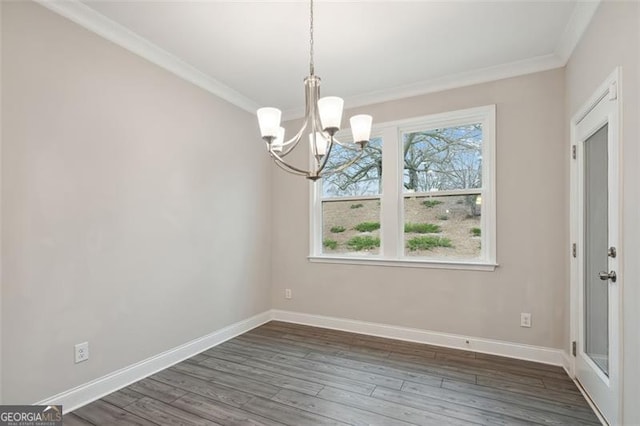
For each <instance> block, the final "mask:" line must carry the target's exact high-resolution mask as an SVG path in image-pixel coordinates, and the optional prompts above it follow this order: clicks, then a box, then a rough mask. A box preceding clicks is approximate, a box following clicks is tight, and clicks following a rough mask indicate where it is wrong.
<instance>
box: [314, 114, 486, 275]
mask: <svg viewBox="0 0 640 426" xmlns="http://www.w3.org/2000/svg"><path fill="white" fill-rule="evenodd" d="M374 134H376V135H379V136H381V138H384V149H382V150H381V151H379V152H376V154H375V156H376V159H378V158H382V161H381V162H379V161H378V163H377V164H378V165H379V167H378V168H377V169H376V170H383V172H382V176H381V178H382V179H384V182H383V181H382V179H380V178H376V180H373V179H372V181H375V182H376V183H377V188H376V189H377V190H372V189H371V187H368V189H367V190H366V191H365V190H362V187H359V188H360V189H358V190H357V191H353V188H352V192H350V193H348V194H354V195H351V197H352V198H354V199H357V198H361V199H367V200H376V201H378V202H379V205H380V211H379V215H380V230H379V235H380V238H381V240H382V241H381V244H380V248H379V251H378V255H377V256H375V255H369V256H361V255H360V256H354V254H361V253H348V252H345V251H342V252H338V251H330V250H323V247H322V239H323V238H325V233H324V232H323V225H324V222H325V221H324V220H323V219H322V214H323V210H325V209H326V208H328V207H326V206H324V205H323V204H324V203H326V202H338V201H347V200H348V199H347V198H346V196H347V194H345V196H343V197H336V196H333V195H330V194H329V193H328V192H329V191H327V193H325V192H324V188H323V186H324V185H325V184H324V183H316V184H315V185H314V186H313V193H314V195H313V197H312V200H313V201H312V219H311V223H312V230H311V233H312V235H311V256H310V260H312V261H319V262H338V263H366V264H380V265H397V266H425V267H437V268H442V267H446V268H456V269H457V268H463V269H478V270H493V269H494V268H495V266H496V256H495V253H496V241H495V235H496V229H495V228H496V226H495V194H494V191H495V106H493V105H491V106H486V107H478V108H471V109H468V110H461V111H453V112H447V113H443V114H436V115H431V116H426V117H421V118H417V119H409V120H402V121H398V122H393V123H382V124H378V125H377V126H376V127H375V128H374ZM381 138H379V139H381ZM409 142H413V144H410V143H409ZM408 143H409V145H413V146H410V147H409V149H407V144H408ZM382 165H383V166H384V167H382ZM370 169H371V168H370ZM378 176H379V175H378ZM325 180H326V178H325ZM320 182H321V181H320ZM367 191H368V192H367ZM371 193H375V195H364V194H371ZM334 194H335V192H334ZM357 194H363V195H357ZM428 199H431V200H432V201H439V202H442V204H439V203H435V206H440V207H442V208H444V211H443V212H438V213H436V212H435V211H431V212H425V211H420V210H419V209H418V208H417V207H419V206H421V204H420V203H421V202H424V201H427V200H428ZM434 208H435V209H436V210H438V207H434ZM425 209H426V208H425ZM423 210H424V209H423ZM446 210H449V214H448V216H450V217H448V218H447V219H444V218H442V216H444V215H447V211H446ZM345 211H346V210H345V209H344V208H343V210H342V212H343V213H342V214H344V215H349V213H351V212H350V211H349V212H346V213H345ZM436 214H437V215H440V217H441V218H440V219H438V218H437V217H436V216H434V215H436ZM431 216H433V217H431ZM425 223H427V224H429V223H431V224H432V225H437V226H439V228H435V227H432V226H430V225H424V224H425ZM436 229H438V230H439V231H440V232H428V231H433V230H436ZM405 230H407V232H405ZM425 236H432V237H434V238H419V237H425ZM438 237H439V238H438ZM447 239H448V240H449V241H447ZM412 240H413V241H412ZM410 241H411V243H410Z"/></svg>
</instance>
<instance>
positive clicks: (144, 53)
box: [35, 0, 600, 121]
mask: <svg viewBox="0 0 640 426" xmlns="http://www.w3.org/2000/svg"><path fill="white" fill-rule="evenodd" d="M35 1H36V2H37V3H39V4H40V5H42V6H44V7H46V8H48V9H49V10H51V11H53V12H55V13H58V14H59V15H61V16H64V17H66V18H68V19H70V20H71V21H73V22H75V23H76V24H78V25H80V26H82V27H84V28H86V29H88V30H89V31H92V32H94V33H96V34H98V35H99V36H101V37H103V38H105V39H107V40H110V41H112V42H114V43H116V44H118V45H119V46H121V47H124V48H125V49H127V50H129V51H131V52H133V53H135V54H136V55H139V56H141V57H143V58H145V59H147V60H148V61H150V62H152V63H154V64H156V65H158V66H160V67H162V68H164V69H166V70H168V71H170V72H172V73H174V74H175V75H177V76H178V77H181V78H183V79H185V80H187V81H189V82H191V83H193V84H195V85H196V86H199V87H201V88H202V89H204V90H206V91H208V92H210V93H212V94H214V95H216V96H218V97H220V98H222V99H224V100H226V101H228V102H230V103H231V104H233V105H235V106H237V107H239V108H241V109H243V110H245V111H247V112H250V113H252V114H253V113H254V112H255V111H256V109H258V107H259V106H258V103H257V102H256V101H254V100H253V99H250V98H248V97H246V96H244V95H242V94H241V93H239V92H238V91H236V90H235V89H233V88H231V87H229V86H227V85H225V84H223V83H221V82H219V81H218V80H216V79H215V78H213V77H211V76H209V75H207V74H205V73H203V72H202V71H200V70H198V69H196V68H195V67H193V66H191V65H189V64H188V63H186V62H184V61H183V60H181V59H179V58H178V57H176V56H174V55H172V54H171V53H169V52H167V51H166V50H164V49H162V48H160V47H158V46H156V45H155V44H153V43H151V42H150V41H148V40H147V39H145V38H143V37H141V36H139V35H137V34H136V33H134V32H133V31H131V30H129V29H128V28H126V27H124V26H123V25H120V24H118V23H117V22H115V21H113V20H111V19H109V18H107V17H106V16H104V15H102V14H101V13H98V12H97V11H95V10H94V9H92V8H91V7H89V6H87V5H85V4H84V3H82V2H81V1H80V0H65V1H60V0H35ZM599 4H600V0H593V1H585V2H577V3H576V6H575V9H574V11H573V14H572V16H571V18H570V20H569V22H568V23H567V26H566V28H565V30H564V32H563V34H562V37H561V38H560V40H559V41H558V43H557V45H556V48H555V50H554V53H550V54H547V55H541V56H537V57H534V58H528V59H524V60H520V61H514V62H509V63H505V64H500V65H495V66H491V67H486V68H480V69H476V70H472V71H466V72H462V73H458V74H453V75H447V76H443V77H439V78H434V79H430V80H424V81H420V82H416V83H411V84H406V85H402V86H396V87H393V88H389V89H383V90H377V91H373V92H369V93H364V94H361V95H356V96H352V97H348V98H346V99H345V105H346V106H347V107H348V108H355V107H360V106H364V105H371V104H376V103H381V102H387V101H393V100H398V99H404V98H409V97H412V96H419V95H424V94H427V93H434V92H440V91H443V90H449V89H456V88H460V87H466V86H471V85H474V84H481V83H487V82H490V81H496V80H501V79H505V78H511V77H517V76H521V75H526V74H532V73H536V72H541V71H547V70H551V69H555V68H561V67H563V66H565V65H566V64H567V61H568V60H569V57H570V55H571V53H572V52H573V50H574V49H575V47H576V45H577V44H578V42H579V41H580V38H581V37H582V34H583V33H584V31H585V29H586V28H587V26H588V25H589V22H590V21H591V18H592V17H593V15H594V13H595V11H596V9H597V8H598V5H599ZM303 116H304V110H303V109H301V108H295V109H290V110H286V111H283V113H282V119H283V120H284V121H287V120H292V119H296V118H301V117H303Z"/></svg>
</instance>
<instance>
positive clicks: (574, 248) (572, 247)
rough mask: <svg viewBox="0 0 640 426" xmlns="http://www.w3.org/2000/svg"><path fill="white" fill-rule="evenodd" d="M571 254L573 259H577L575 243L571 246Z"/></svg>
mask: <svg viewBox="0 0 640 426" xmlns="http://www.w3.org/2000/svg"><path fill="white" fill-rule="evenodd" d="M571 254H572V255H573V257H578V245H577V244H576V243H573V244H572V245H571Z"/></svg>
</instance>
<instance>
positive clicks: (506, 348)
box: [271, 309, 566, 367]
mask: <svg viewBox="0 0 640 426" xmlns="http://www.w3.org/2000/svg"><path fill="white" fill-rule="evenodd" d="M271 318H272V319H274V320H278V321H284V322H291V323H296V324H304V325H311V326H315V327H322V328H330V329H334V330H342V331H349V332H352V333H360V334H368V335H370V336H378V337H386V338H389V339H397V340H405V341H408V342H416V343H426V344H429V345H436V346H444V347H448V348H455V349H463V350H470V351H475V352H482V353H486V354H492V355H500V356H504V357H509V358H516V359H522V360H527V361H535V362H540V363H544V364H551V365H558V366H563V367H564V366H565V362H566V361H565V357H564V353H565V352H564V351H563V350H561V349H554V348H546V347H542V346H532V345H525V344H521V343H511V342H504V341H500V340H491V339H483V338H478V337H470V336H461V335H457V334H449V333H439V332H435V331H428V330H420V329H416V328H408V327H397V326H392V325H386V324H378V323H372V322H365V321H357V320H352V319H345V318H334V317H326V316H322V315H311V314H304V313H300V312H290V311H281V310H276V309H274V310H272V311H271Z"/></svg>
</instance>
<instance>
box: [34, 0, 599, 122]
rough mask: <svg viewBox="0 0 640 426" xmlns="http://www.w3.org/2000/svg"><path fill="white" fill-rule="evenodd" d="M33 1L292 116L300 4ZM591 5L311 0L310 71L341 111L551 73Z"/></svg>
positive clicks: (302, 28)
mask: <svg viewBox="0 0 640 426" xmlns="http://www.w3.org/2000/svg"><path fill="white" fill-rule="evenodd" d="M52 3H57V5H56V4H52ZM42 4H43V5H44V6H47V7H50V8H51V9H53V10H56V11H57V12H59V13H61V14H63V15H65V16H67V17H70V18H71V19H73V20H75V21H76V22H78V23H80V24H82V25H84V26H86V27H87V28H90V29H92V30H94V31H96V32H98V33H99V34H101V35H103V36H105V37H107V38H109V39H111V40H113V41H116V42H118V43H120V44H123V45H125V47H128V48H130V49H131V50H133V51H135V52H136V53H140V54H142V55H143V56H147V58H148V59H151V60H152V61H154V62H156V63H160V64H161V65H163V66H165V67H166V68H169V69H172V68H173V69H172V71H174V72H176V73H177V74H179V75H182V76H183V77H185V78H187V79H189V80H191V81H194V82H196V84H200V85H201V86H209V88H210V89H212V91H213V92H214V93H216V94H218V95H221V96H222V97H223V98H225V99H227V100H230V101H231V102H234V103H236V104H237V105H239V106H241V107H243V108H245V109H247V110H251V109H253V108H255V107H256V106H276V107H278V108H281V109H283V110H285V112H286V113H287V115H288V116H289V117H291V116H295V115H296V114H297V113H299V112H300V108H301V107H302V104H303V87H302V79H303V78H304V77H305V76H306V75H307V74H308V67H309V65H308V62H309V58H308V50H309V33H308V32H309V16H308V14H309V4H308V3H307V2H305V1H288V2H272V1H259V2H256V1H252V2H249V1H224V2H222V1H208V2H202V1H200V2H195V1H162V2H156V1H86V0H83V2H82V3H80V2H78V1H77V0H76V1H72V2H69V1H64V2H47V1H44V0H43V2H42ZM596 7H597V2H587V3H585V2H580V1H576V0H566V1H560V0H557V1H522V0H514V1H498V2H485V1H475V0H470V1H442V2H435V1H429V2H416V1H413V2H407V1H395V0H392V1H375V2H373V1H357V2H356V1H354V2H347V1H332V2H330V1H320V2H316V4H315V52H316V55H315V63H316V73H317V75H319V76H320V77H321V78H322V80H323V84H322V94H323V95H337V96H342V97H344V98H345V101H346V105H345V106H346V107H350V106H355V105H360V104H364V103H371V102H377V101H381V100H387V99H392V98H398V97H403V96H407V95H411V94H418V93H424V92H428V91H433V90H439V89H443V88H448V87H454V86H459V85H464V84H471V83H475V82H480V81H486V80H490V79H495V78H501V77H508V76H512V75H518V74H524V73H527V72H533V71H538V70H542V69H550V68H555V67H559V66H562V65H564V64H565V63H566V60H567V58H568V56H569V54H570V53H571V50H572V49H573V47H574V46H575V43H576V42H577V40H578V39H579V37H580V35H581V33H582V31H583V30H584V28H585V27H586V25H587V24H588V22H589V20H590V18H591V16H592V14H593V12H594V11H595V8H596ZM96 12H97V13H96ZM127 44H128V45H127ZM154 58H155V59H154ZM177 68H179V69H177ZM187 74H188V75H187ZM195 80H197V81H195Z"/></svg>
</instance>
